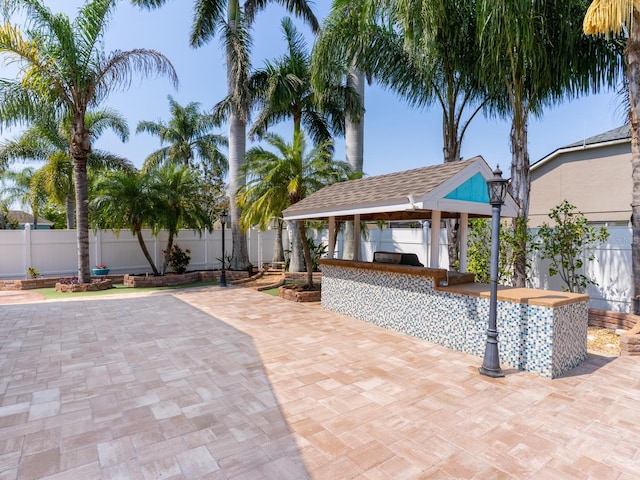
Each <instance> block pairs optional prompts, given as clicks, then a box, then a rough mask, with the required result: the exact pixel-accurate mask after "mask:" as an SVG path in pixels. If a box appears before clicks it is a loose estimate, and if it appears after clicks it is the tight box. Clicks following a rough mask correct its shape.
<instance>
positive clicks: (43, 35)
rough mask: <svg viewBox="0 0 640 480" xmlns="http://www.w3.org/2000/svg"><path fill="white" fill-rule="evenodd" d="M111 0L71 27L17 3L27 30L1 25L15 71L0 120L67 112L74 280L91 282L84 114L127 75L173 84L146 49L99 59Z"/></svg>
mask: <svg viewBox="0 0 640 480" xmlns="http://www.w3.org/2000/svg"><path fill="white" fill-rule="evenodd" d="M116 3H117V2H115V1H114V0H89V1H88V2H87V3H85V4H84V5H83V6H82V7H81V8H80V9H79V11H78V15H77V17H76V18H75V19H74V21H73V22H71V21H70V20H69V17H68V16H66V15H64V14H61V13H60V14H54V13H53V12H52V11H51V10H50V9H49V8H47V7H46V6H45V5H44V4H43V3H42V2H41V1H39V0H16V5H19V6H22V7H24V8H25V10H26V13H27V18H28V19H29V21H30V22H31V24H32V25H31V28H29V29H28V30H26V31H25V32H24V33H23V32H21V31H20V29H19V28H18V27H17V26H13V25H11V24H9V23H5V24H4V25H2V26H1V27H0V53H2V54H4V55H5V57H7V58H11V59H13V60H14V61H16V62H17V63H18V65H19V67H20V71H19V76H18V78H17V79H15V80H4V81H3V82H2V83H0V118H2V119H3V121H4V122H5V123H8V122H14V123H15V122H17V121H20V120H24V119H27V120H29V119H33V118H36V117H37V116H38V115H39V114H41V112H42V111H43V108H44V107H45V106H46V107H47V108H53V109H54V110H55V111H57V112H61V113H62V112H68V113H69V114H70V115H71V117H72V123H71V144H70V150H71V156H72V157H73V168H74V180H75V182H74V184H75V197H76V219H77V240H78V280H79V281H80V282H81V283H89V282H90V281H91V270H90V266H89V214H88V182H87V161H88V158H89V156H90V154H91V134H90V131H89V129H88V128H87V125H86V118H85V117H86V112H87V110H88V109H90V108H92V107H95V106H97V105H99V104H100V103H101V102H102V101H104V100H105V98H106V97H107V95H108V94H109V93H110V92H112V91H113V90H114V89H116V88H119V87H122V86H127V85H129V83H130V80H131V77H132V75H133V73H134V72H139V73H141V74H143V75H145V76H146V75H156V74H158V73H161V74H166V75H168V76H169V77H170V78H171V80H172V81H173V83H174V84H175V85H177V82H178V79H177V75H176V72H175V70H174V68H173V66H172V65H171V63H170V62H169V60H168V59H167V58H166V57H165V56H164V55H162V54H160V53H159V52H156V51H153V50H145V49H135V50H129V51H115V52H112V53H110V54H108V55H106V54H105V53H104V52H103V51H102V50H101V47H102V45H103V44H102V41H101V40H102V37H103V36H104V32H105V30H106V28H107V25H108V20H109V17H110V14H111V12H112V10H113V9H114V8H115V5H116Z"/></svg>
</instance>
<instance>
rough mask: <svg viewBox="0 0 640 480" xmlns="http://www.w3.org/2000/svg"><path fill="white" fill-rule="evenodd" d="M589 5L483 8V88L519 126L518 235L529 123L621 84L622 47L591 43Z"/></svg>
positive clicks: (518, 281) (520, 272) (498, 2)
mask: <svg viewBox="0 0 640 480" xmlns="http://www.w3.org/2000/svg"><path fill="white" fill-rule="evenodd" d="M585 12H586V5H585V2H583V1H581V0H554V1H545V2H542V1H533V2H532V1H531V0H491V1H489V0H478V8H477V18H478V25H480V26H481V28H479V30H478V41H479V44H480V47H481V54H480V56H479V58H478V63H479V65H480V70H479V71H480V75H481V81H482V82H483V83H484V84H485V85H487V86H488V87H489V88H491V87H495V89H494V93H495V99H496V100H495V102H494V103H493V104H492V111H493V112H495V113H497V114H498V115H502V116H507V117H510V118H511V134H510V138H511V154H512V158H511V182H510V193H511V195H512V196H513V198H514V199H515V200H516V202H517V204H518V218H517V219H515V222H514V227H515V229H516V231H524V230H525V229H526V222H527V217H528V214H529V189H530V177H529V168H530V161H529V151H528V133H527V130H528V119H529V116H530V115H541V114H542V112H543V109H544V107H545V106H548V105H551V104H556V103H559V102H561V101H563V100H565V99H567V98H572V97H576V96H578V95H582V94H587V93H589V92H595V91H598V89H599V88H600V87H602V86H604V87H607V86H612V85H614V84H615V83H616V81H617V78H618V74H619V71H620V60H621V56H620V52H619V51H618V49H617V48H616V46H615V44H613V43H611V42H605V41H601V40H599V39H596V38H589V37H586V36H585V35H584V34H583V32H582V22H581V19H582V18H583V17H584V14H585ZM517 243H518V244H517V245H516V252H515V257H516V260H515V265H514V277H513V283H514V285H515V286H520V287H522V286H524V285H525V282H526V251H527V246H526V235H518V239H517Z"/></svg>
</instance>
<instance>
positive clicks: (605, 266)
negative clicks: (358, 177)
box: [0, 222, 633, 312]
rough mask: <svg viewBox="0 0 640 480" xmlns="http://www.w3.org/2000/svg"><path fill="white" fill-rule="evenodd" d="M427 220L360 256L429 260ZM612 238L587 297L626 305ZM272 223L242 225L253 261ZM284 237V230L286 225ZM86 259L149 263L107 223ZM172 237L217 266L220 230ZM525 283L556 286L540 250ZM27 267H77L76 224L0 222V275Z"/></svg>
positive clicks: (129, 238)
mask: <svg viewBox="0 0 640 480" xmlns="http://www.w3.org/2000/svg"><path fill="white" fill-rule="evenodd" d="M427 225H428V223H427V222H425V223H424V226H423V227H422V228H420V227H418V228H384V229H381V228H372V229H369V230H368V232H367V238H366V239H362V241H361V247H362V248H361V252H362V259H363V260H364V261H371V260H372V259H373V252H375V251H378V250H382V251H399V252H405V253H415V254H416V255H417V256H418V258H419V259H420V261H421V262H422V263H423V264H424V265H429V263H430V262H429V251H430V249H429V238H430V232H429V228H428V226H427ZM608 230H609V233H610V235H611V236H610V238H609V240H608V241H607V243H606V244H605V245H603V246H602V247H601V248H600V249H598V250H597V251H596V252H595V254H596V260H595V261H594V262H588V263H587V269H586V271H587V275H588V276H590V277H592V278H594V279H595V281H596V282H597V283H598V286H597V287H590V288H589V289H588V291H587V293H588V294H589V295H590V297H591V301H590V305H591V306H592V307H595V308H602V309H605V310H614V311H621V312H628V311H629V308H630V304H631V295H632V292H633V287H632V272H631V228H628V227H609V228H608ZM312 233H313V235H312V236H313V237H314V239H315V240H316V242H318V241H322V242H324V243H325V244H328V238H327V232H326V231H314V232H312ZM225 234H226V236H225V249H226V255H230V254H231V232H230V230H229V229H227V230H225ZM143 236H144V239H145V242H146V244H147V248H148V249H149V252H150V254H151V256H152V258H153V259H154V262H155V263H156V265H159V264H161V263H162V260H163V257H162V250H163V249H164V248H165V247H166V243H167V233H166V232H162V233H160V234H159V235H158V236H157V237H154V236H153V235H152V234H151V232H150V231H148V230H147V231H144V235H143ZM275 236H276V232H275V230H269V231H266V232H260V231H258V230H255V229H251V230H249V231H248V232H247V243H248V250H249V259H250V261H251V263H252V264H253V265H258V266H259V265H262V264H263V263H264V262H269V261H271V259H272V255H273V247H274V243H275ZM285 238H286V232H285ZM89 240H90V255H91V259H90V262H91V265H92V266H93V265H100V264H106V265H109V268H110V269H111V273H146V272H150V271H151V268H150V267H149V264H148V263H147V261H146V259H145V258H144V255H143V254H142V250H141V249H140V246H139V244H138V240H137V238H136V237H135V236H133V235H132V234H131V232H129V231H128V230H123V231H122V232H120V235H119V236H116V235H115V234H114V233H113V232H111V231H98V232H96V233H95V234H94V233H93V232H91V231H90V232H89ZM175 243H177V244H178V245H180V247H182V248H189V249H190V250H191V263H190V264H189V269H193V270H196V269H203V270H208V269H217V268H220V266H221V263H220V258H221V257H222V231H221V230H214V231H213V232H212V233H208V232H205V233H203V234H202V236H200V235H198V234H197V233H194V232H192V231H189V230H183V231H181V232H180V234H179V235H178V236H177V237H176V239H175ZM285 248H287V246H286V245H285ZM342 250H343V240H342V237H341V236H339V237H338V242H337V245H336V252H335V257H336V258H340V257H341V255H342ZM439 257H440V258H439V260H440V265H441V266H442V268H447V265H448V253H447V240H446V231H445V230H442V232H441V237H440V255H439ZM531 265H532V271H531V275H530V285H529V286H531V287H533V288H543V289H549V290H561V285H562V284H561V282H560V279H559V278H558V277H553V278H550V277H549V274H548V265H547V264H546V263H545V262H542V261H541V260H540V259H539V258H535V257H534V258H532V261H531ZM29 267H33V268H36V269H37V270H38V271H39V272H40V274H41V275H43V276H45V277H49V276H72V275H76V274H77V248H76V232H75V230H30V229H29V228H27V229H25V230H0V279H18V278H25V277H26V271H27V269H28V268H29Z"/></svg>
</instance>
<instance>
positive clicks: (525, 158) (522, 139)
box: [510, 102, 531, 287]
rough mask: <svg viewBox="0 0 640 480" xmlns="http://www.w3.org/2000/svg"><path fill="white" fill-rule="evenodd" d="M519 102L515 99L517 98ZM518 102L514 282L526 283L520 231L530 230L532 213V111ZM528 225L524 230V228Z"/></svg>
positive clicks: (514, 164) (513, 175)
mask: <svg viewBox="0 0 640 480" xmlns="http://www.w3.org/2000/svg"><path fill="white" fill-rule="evenodd" d="M514 103H515V102H514ZM513 106H514V115H513V120H512V124H511V184H510V192H511V195H512V196H513V198H514V199H515V201H516V203H517V204H518V217H517V218H515V219H514V221H513V228H514V231H515V232H517V234H516V236H515V243H516V244H515V250H514V262H513V280H512V281H513V286H514V287H524V286H525V284H526V281H527V236H526V235H521V234H520V233H521V232H523V231H526V228H527V218H528V216H529V192H530V187H531V181H530V178H529V151H528V149H527V123H528V119H527V117H528V114H527V111H526V108H527V107H526V106H525V105H522V104H521V108H520V109H519V110H518V108H517V106H516V105H513ZM523 229H524V230H523Z"/></svg>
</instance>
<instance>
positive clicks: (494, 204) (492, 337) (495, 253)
mask: <svg viewBox="0 0 640 480" xmlns="http://www.w3.org/2000/svg"><path fill="white" fill-rule="evenodd" d="M508 183H509V180H506V179H504V178H502V171H501V170H500V167H496V169H495V170H494V171H493V178H492V179H491V180H487V188H488V190H489V203H490V204H491V265H490V270H489V277H490V281H491V286H490V297H489V328H488V329H487V344H486V347H485V351H484V360H483V362H482V366H481V367H480V369H479V371H480V373H481V374H482V375H487V376H489V377H493V378H498V377H504V373H502V369H501V368H500V357H499V355H498V327H497V313H498V260H499V255H500V208H501V207H502V204H503V203H504V199H505V197H506V196H507V185H508Z"/></svg>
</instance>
